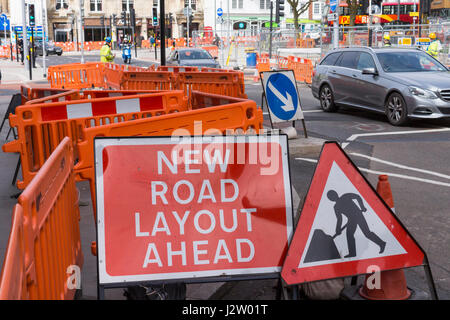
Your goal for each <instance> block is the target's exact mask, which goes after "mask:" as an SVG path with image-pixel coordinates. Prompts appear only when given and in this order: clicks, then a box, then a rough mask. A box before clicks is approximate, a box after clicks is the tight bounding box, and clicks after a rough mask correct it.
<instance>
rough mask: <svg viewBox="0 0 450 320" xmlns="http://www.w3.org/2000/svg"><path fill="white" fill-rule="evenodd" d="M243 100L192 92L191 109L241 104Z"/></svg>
mask: <svg viewBox="0 0 450 320" xmlns="http://www.w3.org/2000/svg"><path fill="white" fill-rule="evenodd" d="M243 101H246V100H245V99H241V98H233V97H228V96H221V95H218V94H212V93H206V92H200V91H192V93H191V109H192V110H196V109H202V108H209V107H213V106H222V105H226V104H231V103H237V102H243Z"/></svg>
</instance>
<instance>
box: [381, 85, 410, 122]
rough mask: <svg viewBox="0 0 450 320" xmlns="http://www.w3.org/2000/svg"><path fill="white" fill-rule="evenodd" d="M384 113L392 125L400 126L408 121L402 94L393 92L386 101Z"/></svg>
mask: <svg viewBox="0 0 450 320" xmlns="http://www.w3.org/2000/svg"><path fill="white" fill-rule="evenodd" d="M386 115H387V117H388V120H389V122H390V123H391V124H392V125H394V126H401V125H404V124H405V123H406V122H408V109H407V108H406V102H405V99H403V97H402V95H401V94H399V93H397V92H394V93H392V94H391V95H390V96H389V98H388V99H387V101H386Z"/></svg>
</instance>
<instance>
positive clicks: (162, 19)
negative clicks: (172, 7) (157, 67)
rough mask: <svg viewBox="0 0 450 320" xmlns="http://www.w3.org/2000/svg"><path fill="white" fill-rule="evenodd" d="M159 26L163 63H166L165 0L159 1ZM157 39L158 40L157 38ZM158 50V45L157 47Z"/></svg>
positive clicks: (163, 64)
mask: <svg viewBox="0 0 450 320" xmlns="http://www.w3.org/2000/svg"><path fill="white" fill-rule="evenodd" d="M159 16H160V17H159V27H160V31H161V32H160V33H161V41H160V42H161V65H162V66H165V65H166V28H165V25H166V8H165V3H164V0H160V1H159ZM155 41H156V40H155ZM155 50H156V47H155Z"/></svg>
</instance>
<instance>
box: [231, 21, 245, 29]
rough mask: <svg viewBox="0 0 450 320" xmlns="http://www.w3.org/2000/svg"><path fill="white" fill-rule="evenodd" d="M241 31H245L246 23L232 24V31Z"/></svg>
mask: <svg viewBox="0 0 450 320" xmlns="http://www.w3.org/2000/svg"><path fill="white" fill-rule="evenodd" d="M243 29H247V22H243V21H241V22H235V23H234V24H233V30H243Z"/></svg>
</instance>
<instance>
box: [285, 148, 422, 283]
mask: <svg viewBox="0 0 450 320" xmlns="http://www.w3.org/2000/svg"><path fill="white" fill-rule="evenodd" d="M424 257H425V254H424V252H423V251H422V249H421V248H420V247H419V245H418V244H417V243H416V241H415V240H414V239H413V238H412V236H411V235H410V234H409V233H408V231H407V230H406V228H405V227H404V226H403V225H402V224H401V222H400V221H399V220H398V219H397V217H396V216H395V214H394V213H393V212H392V210H391V209H390V208H389V207H388V206H387V205H386V204H385V202H384V201H383V200H382V198H381V197H380V196H379V195H378V194H377V193H376V191H375V190H374V189H373V188H372V186H371V185H370V183H369V182H368V181H367V180H366V179H365V178H364V176H363V175H362V174H361V172H360V171H359V170H358V168H357V167H356V166H355V165H354V164H353V163H352V162H351V160H350V158H348V157H347V155H346V154H345V153H344V151H343V150H342V149H341V148H340V147H339V145H338V144H337V143H336V142H328V143H325V144H324V146H323V149H322V152H321V155H320V159H319V163H318V164H317V167H316V170H315V173H314V177H313V179H312V182H311V185H310V187H309V191H308V194H307V196H306V199H305V203H304V205H303V209H302V212H301V214H300V219H299V222H298V224H297V228H296V232H295V234H294V237H293V239H292V242H291V245H290V247H289V251H288V254H287V256H286V260H285V262H284V265H283V270H282V274H281V275H282V277H283V279H284V280H285V281H286V283H287V284H289V285H291V284H298V283H303V282H310V281H316V280H325V279H331V278H338V277H346V276H352V275H356V274H365V273H369V272H370V271H368V270H369V269H370V268H372V267H373V266H377V267H378V268H379V269H380V271H383V270H390V269H400V268H406V267H413V266H420V265H423V264H424Z"/></svg>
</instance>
